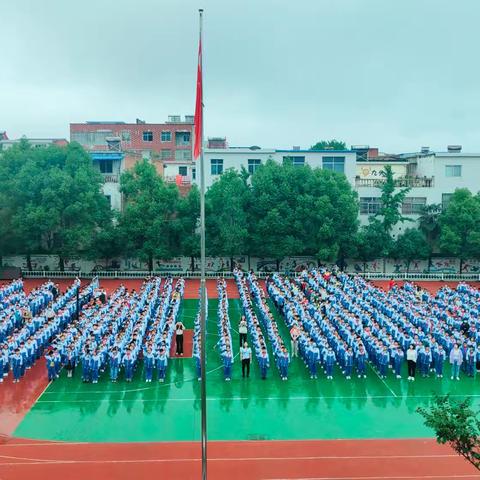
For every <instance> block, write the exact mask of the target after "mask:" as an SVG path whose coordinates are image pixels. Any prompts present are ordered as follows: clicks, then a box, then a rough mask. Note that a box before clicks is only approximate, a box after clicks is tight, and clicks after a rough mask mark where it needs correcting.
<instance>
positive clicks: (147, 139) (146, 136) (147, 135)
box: [143, 130, 153, 142]
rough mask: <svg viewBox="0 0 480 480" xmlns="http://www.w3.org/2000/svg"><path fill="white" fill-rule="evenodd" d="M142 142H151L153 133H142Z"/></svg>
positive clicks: (147, 131)
mask: <svg viewBox="0 0 480 480" xmlns="http://www.w3.org/2000/svg"><path fill="white" fill-rule="evenodd" d="M143 141H144V142H153V132H151V131H150V130H146V131H145V132H143Z"/></svg>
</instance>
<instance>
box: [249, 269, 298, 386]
mask: <svg viewBox="0 0 480 480" xmlns="http://www.w3.org/2000/svg"><path fill="white" fill-rule="evenodd" d="M247 279H248V285H249V287H250V291H251V292H252V295H253V299H254V301H255V305H256V306H257V308H258V310H259V311H260V320H261V321H262V323H263V327H264V329H265V331H266V332H267V336H268V339H269V340H270V345H271V347H272V351H273V355H274V357H275V363H276V365H277V368H278V371H279V373H280V378H281V379H282V380H287V379H288V365H289V363H290V355H289V353H288V351H287V347H286V346H285V343H284V341H283V338H282V336H281V335H280V333H279V330H278V325H277V322H276V321H275V318H274V316H273V314H272V312H271V311H270V307H269V306H268V304H267V301H266V296H265V291H264V290H263V289H262V288H261V287H260V285H259V284H258V280H257V278H256V276H255V274H254V273H253V272H249V273H248V275H247Z"/></svg>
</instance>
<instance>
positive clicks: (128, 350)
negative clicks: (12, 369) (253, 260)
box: [47, 278, 184, 383]
mask: <svg viewBox="0 0 480 480" xmlns="http://www.w3.org/2000/svg"><path fill="white" fill-rule="evenodd" d="M183 290H184V280H183V279H179V280H178V281H177V282H176V284H175V286H173V280H172V279H171V278H168V279H166V280H165V281H164V284H163V288H161V279H160V278H151V279H147V280H146V281H145V282H144V283H143V284H142V286H141V288H140V290H139V292H136V291H135V290H132V291H131V292H128V290H127V289H126V288H125V287H124V286H123V285H122V286H120V287H119V288H118V289H117V290H116V291H115V292H114V293H113V294H112V295H111V297H110V298H109V299H108V301H106V303H105V304H103V303H102V301H101V299H100V298H99V299H97V301H94V300H92V302H91V303H90V304H89V305H88V306H87V307H86V308H85V309H83V310H82V312H81V315H80V319H79V321H78V322H76V323H75V324H74V325H72V327H71V328H70V329H69V331H68V332H66V333H62V334H60V335H59V336H58V337H57V338H56V339H55V340H54V341H53V342H52V349H53V351H52V352H51V353H49V355H50V356H55V355H57V363H58V362H59V363H60V367H61V366H65V368H66V370H67V372H68V376H70V377H72V376H73V375H74V372H75V368H76V367H77V365H79V364H80V365H81V376H82V380H83V381H84V382H92V383H97V382H98V380H99V377H100V375H101V374H102V373H103V372H105V371H106V370H107V368H108V369H109V378H110V380H111V381H112V382H116V381H117V380H118V377H119V374H120V373H121V372H122V371H123V374H124V378H125V380H126V381H127V382H131V381H132V379H133V376H134V374H135V371H136V369H137V367H138V365H139V364H140V359H142V360H143V366H144V378H145V381H146V382H147V383H150V382H151V381H152V380H153V374H154V371H155V370H156V371H157V380H159V381H160V382H163V381H164V380H165V376H166V371H167V365H168V358H169V355H170V347H171V342H172V337H173V333H174V329H175V324H176V318H177V315H178V310H179V308H180V301H181V297H182V296H183ZM58 353H60V360H58ZM54 363H55V362H52V371H50V370H49V378H50V377H51V379H54V378H55V375H58V373H55V371H54V367H55V365H54ZM48 364H49V362H48V359H47V368H48ZM57 369H58V367H57Z"/></svg>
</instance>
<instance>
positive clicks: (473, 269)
mask: <svg viewBox="0 0 480 480" xmlns="http://www.w3.org/2000/svg"><path fill="white" fill-rule="evenodd" d="M31 261H32V269H33V270H41V271H58V270H59V258H58V256H56V255H32V256H31ZM234 261H235V262H236V263H237V264H239V265H241V267H242V268H243V269H252V270H254V271H260V272H265V271H267V272H268V271H275V270H276V269H277V262H276V260H275V259H273V258H261V257H250V259H249V258H248V257H247V256H239V257H234ZM2 266H4V267H19V268H22V269H23V270H27V262H26V257H22V256H6V257H3V265H2ZM206 266H207V272H229V271H231V266H230V258H227V257H207V265H206ZM316 266H317V260H316V259H315V258H313V257H301V256H298V257H288V258H284V259H283V260H282V261H281V262H280V270H281V271H290V272H294V271H301V270H303V269H304V268H305V267H306V268H312V267H316ZM154 269H155V270H162V271H172V272H175V271H177V272H178V271H184V272H188V271H192V267H191V259H190V258H189V257H175V258H172V259H170V260H161V259H156V260H155V261H154ZM194 269H195V271H199V270H200V259H199V258H196V259H195V262H194ZM65 270H67V271H82V272H85V273H89V272H91V271H93V270H97V271H105V270H113V271H115V270H116V271H134V270H148V264H147V263H146V262H142V261H141V260H139V259H136V258H127V259H125V258H118V259H113V260H110V261H109V262H108V263H105V261H103V260H97V261H94V260H82V259H79V258H70V259H66V260H65ZM346 271H348V272H352V273H354V272H358V273H359V272H371V273H385V274H391V273H406V272H407V262H406V261H405V260H401V259H400V260H395V259H390V258H387V259H378V260H373V261H370V262H367V263H365V264H364V263H363V262H362V261H360V260H355V259H350V260H347V261H346ZM408 272H409V273H451V274H455V273H459V272H460V260H459V259H457V258H433V259H432V264H431V266H430V269H429V268H428V261H427V260H414V261H412V262H411V263H410V266H409V269H408ZM462 273H473V274H476V273H480V260H475V259H472V260H465V261H464V263H463V272H462Z"/></svg>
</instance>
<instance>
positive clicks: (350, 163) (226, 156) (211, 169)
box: [187, 143, 356, 188]
mask: <svg viewBox="0 0 480 480" xmlns="http://www.w3.org/2000/svg"><path fill="white" fill-rule="evenodd" d="M225 145H226V143H225ZM268 159H272V160H274V161H276V162H278V163H283V162H284V161H291V162H292V163H293V165H295V166H303V165H310V166H311V167H312V168H325V169H329V170H333V171H336V172H339V173H344V174H345V175H346V176H347V178H348V179H349V181H350V182H351V183H352V184H353V183H354V179H355V172H356V154H355V152H352V151H350V150H345V151H334V150H301V149H300V148H298V147H295V148H294V149H291V150H279V149H274V148H260V147H258V146H252V147H229V148H205V150H204V161H205V187H206V188H208V187H210V186H211V185H212V184H213V182H214V181H215V180H216V179H218V178H219V177H220V175H221V174H222V173H223V172H224V171H226V170H227V169H229V168H234V169H235V170H237V171H240V170H241V169H242V167H244V168H245V169H246V170H247V171H248V172H250V173H254V172H255V170H256V169H257V168H258V167H259V166H260V165H262V164H265V162H266V161H267V160H268ZM189 177H191V178H192V181H193V182H198V181H199V179H198V175H197V169H196V165H192V166H191V168H190V170H187V178H189Z"/></svg>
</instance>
